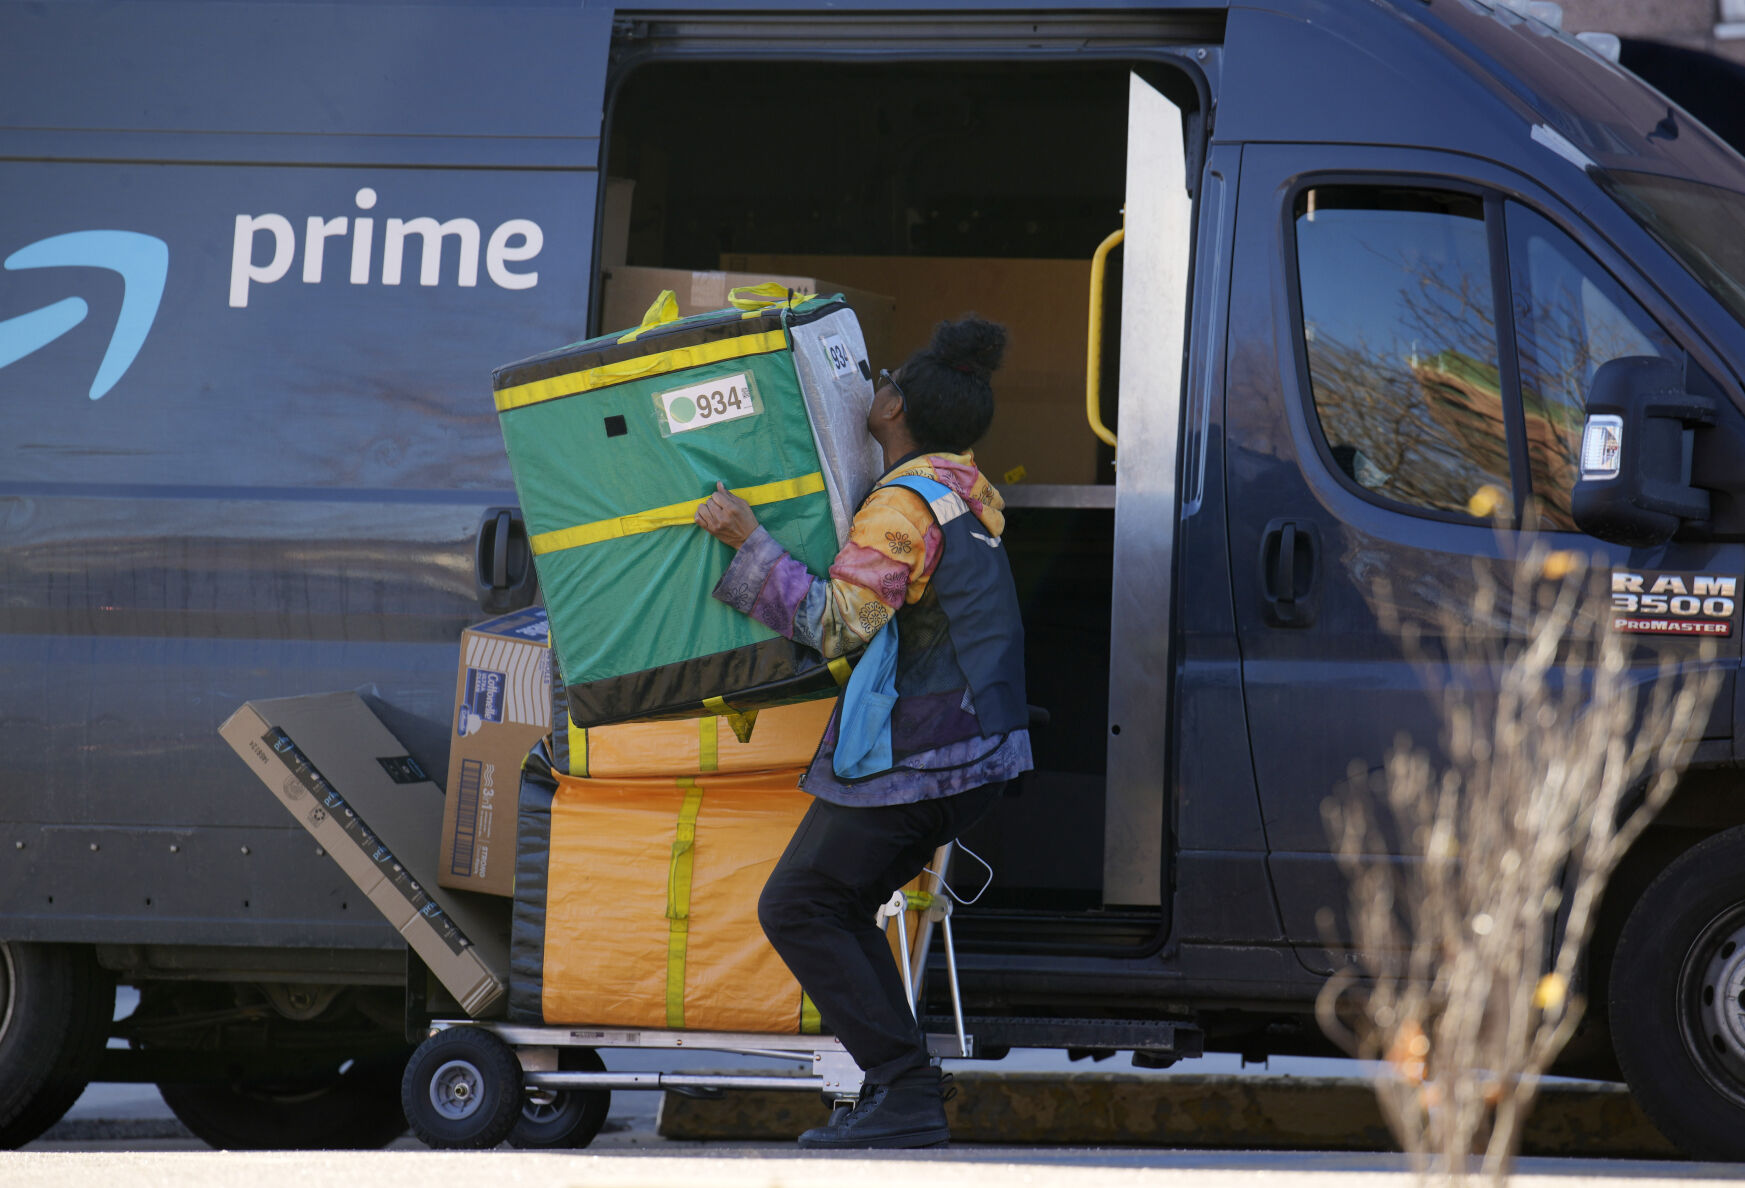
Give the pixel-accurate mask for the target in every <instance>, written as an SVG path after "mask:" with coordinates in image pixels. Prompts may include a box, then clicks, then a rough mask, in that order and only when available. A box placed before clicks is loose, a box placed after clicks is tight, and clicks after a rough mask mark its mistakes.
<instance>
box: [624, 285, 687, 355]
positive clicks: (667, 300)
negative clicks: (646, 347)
mask: <svg viewBox="0 0 1745 1188" xmlns="http://www.w3.org/2000/svg"><path fill="white" fill-rule="evenodd" d="M678 320H679V297H678V294H677V293H674V292H673V291H672V290H671V289H662V290H661V292H660V296H659V297H656V298H655V299H654V304H653V305H651V306H649V307H648V312H647V313H645V314H643V315H642V322H641V324H640V325H638V326H637V327H636V328H635V329H634V330H631V331H629V332H628V333H626V334H622V335H619V337H618V342H619V343H620V344H623V343H626V342H635V341H636V340H637V338H638V337H640V336H641V335H642V334H643V333H644V332H646V331H649V330H653V329H654V328H655V327H657V326H664V325H666V324H667V323H668V322H676V321H678Z"/></svg>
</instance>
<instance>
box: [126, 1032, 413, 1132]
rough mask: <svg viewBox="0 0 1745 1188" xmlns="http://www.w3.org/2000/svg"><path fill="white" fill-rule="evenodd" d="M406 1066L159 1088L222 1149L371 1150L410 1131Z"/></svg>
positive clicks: (365, 1064)
mask: <svg viewBox="0 0 1745 1188" xmlns="http://www.w3.org/2000/svg"><path fill="white" fill-rule="evenodd" d="M405 1066H406V1057H405V1055H403V1054H402V1055H400V1056H390V1057H375V1058H372V1059H370V1060H367V1061H358V1062H357V1063H356V1064H353V1065H352V1066H351V1067H350V1068H347V1069H345V1070H344V1071H339V1070H335V1071H333V1072H331V1073H317V1074H313V1075H311V1076H307V1077H300V1078H289V1079H277V1080H273V1081H235V1082H232V1083H230V1084H227V1085H209V1084H185V1085H175V1084H160V1085H159V1086H158V1092H160V1093H161V1094H163V1098H164V1104H165V1105H167V1106H169V1107H170V1111H171V1112H172V1113H174V1114H175V1115H176V1117H177V1118H178V1119H180V1121H181V1123H182V1125H183V1126H186V1127H187V1128H188V1129H189V1130H191V1131H193V1133H194V1136H195V1137H196V1138H198V1139H200V1140H201V1141H202V1142H204V1143H206V1144H207V1145H208V1146H211V1147H214V1148H217V1149H218V1150H221V1151H268V1150H286V1151H307V1150H345V1151H372V1150H375V1149H376V1148H378V1147H385V1146H387V1145H388V1144H389V1143H391V1142H393V1141H394V1140H395V1139H397V1138H399V1137H400V1136H401V1135H402V1134H405V1133H406V1116H405V1114H403V1113H402V1112H401V1110H400V1094H399V1088H400V1074H401V1070H402V1069H404V1068H405Z"/></svg>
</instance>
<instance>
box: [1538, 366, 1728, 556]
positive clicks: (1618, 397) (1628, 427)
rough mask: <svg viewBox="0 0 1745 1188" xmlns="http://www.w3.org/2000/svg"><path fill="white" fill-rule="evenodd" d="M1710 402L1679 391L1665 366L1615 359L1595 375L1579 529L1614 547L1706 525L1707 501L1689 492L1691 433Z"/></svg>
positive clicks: (1680, 378)
mask: <svg viewBox="0 0 1745 1188" xmlns="http://www.w3.org/2000/svg"><path fill="white" fill-rule="evenodd" d="M1715 416H1716V407H1715V402H1714V401H1713V400H1711V399H1710V398H1709V397H1707V396H1699V395H1696V394H1694V393H1691V392H1687V391H1685V386H1684V369H1683V368H1682V367H1681V366H1680V365H1679V364H1677V363H1674V362H1671V361H1670V360H1666V359H1656V358H1648V357H1641V356H1632V357H1628V358H1623V359H1613V360H1612V361H1611V362H1609V363H1606V364H1603V365H1602V366H1601V367H1600V369H1599V370H1598V371H1597V372H1595V373H1594V380H1593V385H1592V387H1591V388H1590V389H1589V390H1588V399H1587V421H1586V423H1585V425H1584V426H1583V427H1582V435H1581V474H1580V477H1579V478H1578V479H1577V481H1576V484H1575V491H1574V497H1573V499H1572V501H1571V508H1570V510H1571V511H1572V512H1573V514H1574V516H1575V523H1576V526H1577V527H1578V528H1580V529H1581V530H1582V531H1583V532H1585V533H1587V534H1588V535H1589V536H1596V537H1598V538H1599V539H1601V540H1606V541H1611V542H1612V543H1613V544H1621V545H1629V546H1631V547H1633V548H1642V547H1646V546H1650V545H1658V544H1665V543H1666V542H1667V541H1668V540H1670V539H1671V538H1672V534H1673V533H1674V532H1676V531H1678V527H1679V525H1680V524H1682V523H1684V522H1685V521H1687V520H1707V519H1708V518H1709V493H1708V492H1707V491H1704V490H1701V489H1699V488H1697V487H1694V486H1692V485H1691V458H1692V455H1693V453H1694V446H1695V439H1696V430H1697V427H1698V426H1701V425H1712V424H1714V422H1715Z"/></svg>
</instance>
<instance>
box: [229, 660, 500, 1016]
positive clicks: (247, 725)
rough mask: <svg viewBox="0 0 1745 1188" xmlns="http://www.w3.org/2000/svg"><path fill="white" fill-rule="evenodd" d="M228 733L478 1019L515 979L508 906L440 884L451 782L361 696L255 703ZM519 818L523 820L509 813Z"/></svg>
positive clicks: (245, 757)
mask: <svg viewBox="0 0 1745 1188" xmlns="http://www.w3.org/2000/svg"><path fill="white" fill-rule="evenodd" d="M218 733H219V734H220V735H222V736H223V737H224V741H226V742H227V743H229V744H230V746H231V748H232V749H233V750H234V751H235V752H236V753H237V755H239V756H240V757H241V758H242V760H243V761H244V762H245V763H247V764H248V765H249V768H250V769H251V770H253V772H254V773H255V774H256V775H257V776H259V777H260V779H261V782H262V783H264V784H266V786H267V787H268V788H269V789H271V790H272V793H273V795H274V796H276V797H278V799H279V803H281V804H283V805H284V806H285V808H286V810H287V811H288V812H290V814H291V815H292V816H293V817H295V818H296V819H297V821H298V822H299V823H300V824H301V825H302V826H303V828H304V829H307V830H308V831H309V833H310V835H311V836H313V837H314V838H315V840H316V841H317V842H319V843H320V844H321V847H322V849H324V850H325V851H326V852H327V855H328V856H329V857H330V858H332V859H333V860H334V861H335V862H337V863H338V864H339V867H340V869H341V870H343V871H345V873H346V875H347V876H348V877H349V878H350V879H351V880H352V882H354V883H356V884H357V885H358V888H359V889H360V890H362V891H363V893H364V894H365V895H367V896H369V900H370V902H371V903H373V904H375V906H376V908H377V910H379V911H380V912H381V913H382V915H383V916H385V917H387V920H388V923H390V924H392V925H393V926H394V928H395V929H396V930H397V931H398V932H399V933H400V935H401V936H403V937H405V938H406V943H407V944H409V945H410V946H412V950H413V951H414V952H415V953H417V954H418V956H419V958H420V959H422V960H423V962H424V964H425V965H426V966H427V967H428V968H429V969H430V971H431V973H432V974H434V975H435V976H436V979H437V980H438V981H439V982H441V983H442V985H443V987H444V988H445V989H447V990H448V992H449V993H451V994H453V995H454V997H455V1001H456V1002H458V1003H459V1004H460V1006H461V1009H462V1010H464V1011H466V1013H467V1014H468V1015H471V1016H473V1017H475V1018H477V1017H480V1016H483V1015H485V1014H486V1013H487V1012H489V1011H490V1010H491V1009H492V1008H493V1007H495V1006H497V1005H498V1004H499V1003H500V1002H501V1000H502V998H503V995H504V991H505V990H506V989H507V985H508V974H509V936H508V921H507V918H506V911H505V905H502V904H501V903H500V902H499V901H497V900H492V899H484V898H481V897H477V896H468V895H466V894H465V893H464V892H443V891H440V890H439V889H438V887H437V883H436V877H435V876H436V845H435V842H436V838H437V831H438V829H439V827H440V824H441V821H442V799H443V797H442V790H441V789H440V788H438V787H437V786H436V784H435V783H434V782H432V781H431V779H430V777H429V775H428V774H426V772H425V771H424V769H423V768H422V767H421V766H420V765H419V764H418V762H417V761H416V760H415V759H413V758H412V757H411V756H410V755H409V754H407V752H406V748H405V747H404V746H402V745H401V744H400V741H399V740H398V739H396V738H395V737H394V736H393V735H392V734H390V733H389V732H388V729H387V727H385V726H383V725H382V723H381V720H380V719H378V718H377V717H376V716H375V714H373V713H371V712H370V709H369V707H368V706H367V705H365V704H364V703H363V699H362V698H360V697H359V696H358V695H357V694H356V693H327V694H321V695H318V696H313V697H287V698H282V699H278V700H273V701H251V702H249V703H248V704H246V705H244V706H243V707H242V708H241V709H239V710H237V711H236V712H235V713H234V714H232V715H231V716H230V718H229V720H227V721H226V722H225V723H224V725H223V726H221V727H219V729H218ZM511 819H513V818H511Z"/></svg>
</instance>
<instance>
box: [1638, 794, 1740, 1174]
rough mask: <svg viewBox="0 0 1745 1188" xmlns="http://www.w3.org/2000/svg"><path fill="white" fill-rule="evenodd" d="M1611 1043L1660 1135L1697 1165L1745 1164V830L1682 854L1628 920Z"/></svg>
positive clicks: (1643, 1107)
mask: <svg viewBox="0 0 1745 1188" xmlns="http://www.w3.org/2000/svg"><path fill="white" fill-rule="evenodd" d="M1609 993H1610V1015H1611V1021H1612V1045H1613V1047H1614V1049H1615V1050H1616V1052H1617V1056H1618V1065H1619V1067H1620V1068H1621V1069H1622V1070H1623V1073H1624V1080H1625V1082H1626V1083H1627V1084H1628V1085H1629V1086H1630V1092H1631V1093H1632V1094H1633V1095H1634V1096H1635V1098H1636V1101H1637V1103H1638V1104H1639V1105H1640V1106H1641V1107H1642V1110H1643V1112H1644V1113H1646V1114H1647V1115H1648V1117H1649V1119H1650V1120H1652V1121H1653V1123H1654V1125H1655V1126H1656V1127H1657V1128H1658V1129H1659V1131H1660V1133H1662V1134H1663V1135H1665V1136H1666V1137H1667V1138H1668V1139H1669V1140H1671V1141H1672V1142H1673V1143H1674V1144H1675V1145H1676V1146H1678V1147H1679V1149H1680V1150H1682V1151H1684V1152H1685V1153H1686V1154H1688V1155H1690V1156H1692V1157H1694V1158H1698V1159H1715V1160H1728V1161H1737V1160H1742V1159H1745V827H1738V828H1734V829H1729V830H1727V831H1726V832H1724V833H1718V834H1716V835H1715V836H1713V837H1711V838H1709V839H1708V840H1706V841H1704V842H1702V843H1700V844H1698V845H1696V846H1693V847H1692V848H1691V849H1689V850H1686V851H1685V852H1684V853H1683V854H1681V855H1680V856H1679V857H1678V858H1676V859H1674V860H1673V861H1672V862H1671V863H1670V864H1668V866H1667V867H1666V869H1665V870H1663V871H1662V872H1661V873H1660V875H1659V877H1658V878H1656V879H1655V880H1654V882H1652V883H1651V884H1649V886H1648V889H1647V890H1646V891H1645V892H1643V894H1642V897H1641V899H1639V900H1638V901H1637V903H1636V906H1635V908H1633V909H1632V910H1631V912H1630V915H1629V918H1628V919H1626V920H1625V922H1624V927H1623V930H1622V931H1621V932H1620V933H1619V936H1618V948H1617V953H1616V955H1615V956H1614V958H1613V961H1612V975H1611V984H1610V988H1609Z"/></svg>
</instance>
